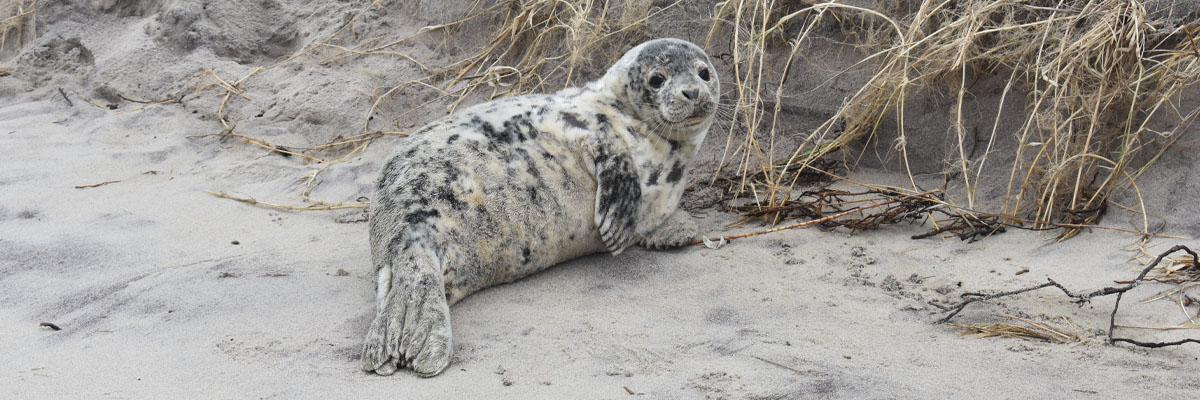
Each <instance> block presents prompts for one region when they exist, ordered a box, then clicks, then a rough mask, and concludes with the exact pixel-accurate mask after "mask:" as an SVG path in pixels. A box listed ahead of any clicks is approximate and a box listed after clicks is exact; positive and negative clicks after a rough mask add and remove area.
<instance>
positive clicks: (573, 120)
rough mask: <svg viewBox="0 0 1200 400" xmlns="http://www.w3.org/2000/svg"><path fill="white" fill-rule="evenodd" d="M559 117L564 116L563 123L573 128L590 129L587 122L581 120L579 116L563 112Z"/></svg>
mask: <svg viewBox="0 0 1200 400" xmlns="http://www.w3.org/2000/svg"><path fill="white" fill-rule="evenodd" d="M559 115H560V116H562V120H563V122H565V123H566V124H567V125H569V126H571V127H573V128H579V129H587V127H588V124H587V122H584V121H583V120H581V119H579V118H580V117H579V114H576V113H572V112H566V111H563V112H561V113H559Z"/></svg>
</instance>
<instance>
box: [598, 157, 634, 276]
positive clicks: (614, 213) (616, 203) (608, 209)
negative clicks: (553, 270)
mask: <svg viewBox="0 0 1200 400" xmlns="http://www.w3.org/2000/svg"><path fill="white" fill-rule="evenodd" d="M595 162H596V184H597V187H596V226H597V227H599V228H600V238H601V239H603V240H604V246H605V247H606V248H608V251H611V252H612V253H613V254H621V252H622V251H624V250H625V248H626V247H629V245H631V244H633V242H634V241H636V240H637V239H639V238H638V235H637V216H638V206H639V205H640V204H641V200H642V186H641V182H640V180H639V178H638V172H637V169H636V166H635V165H634V164H633V160H632V159H631V158H630V157H629V155H628V154H626V153H625V152H618V151H613V150H611V148H610V147H607V146H597V147H596V157H595Z"/></svg>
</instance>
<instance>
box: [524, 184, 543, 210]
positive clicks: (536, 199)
mask: <svg viewBox="0 0 1200 400" xmlns="http://www.w3.org/2000/svg"><path fill="white" fill-rule="evenodd" d="M525 192H526V193H528V194H529V201H530V202H532V203H533V205H535V206H541V205H542V196H541V195H540V194H538V190H537V188H536V187H533V186H529V187H527V188H525Z"/></svg>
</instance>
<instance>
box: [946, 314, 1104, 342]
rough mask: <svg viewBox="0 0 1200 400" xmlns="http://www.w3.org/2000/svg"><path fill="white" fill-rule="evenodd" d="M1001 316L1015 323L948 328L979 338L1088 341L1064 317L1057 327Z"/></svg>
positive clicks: (961, 325) (962, 325) (1010, 316)
mask: <svg viewBox="0 0 1200 400" xmlns="http://www.w3.org/2000/svg"><path fill="white" fill-rule="evenodd" d="M1002 316H1003V317H1004V318H1007V319H1009V320H1011V321H1015V322H1017V323H1009V322H994V323H987V324H978V325H967V324H950V326H953V327H956V328H959V329H962V333H963V335H967V336H972V337H979V338H989V337H1002V338H1016V339H1025V340H1041V341H1046V342H1050V343H1058V344H1066V343H1086V342H1087V341H1088V339H1086V338H1084V337H1083V336H1082V335H1081V334H1080V332H1079V327H1077V326H1075V324H1072V323H1071V321H1070V320H1068V319H1067V318H1066V317H1061V319H1062V323H1063V325H1065V327H1059V326H1055V325H1053V324H1050V323H1044V322H1037V321H1032V320H1029V319H1026V318H1021V317H1017V316H1012V315H1002Z"/></svg>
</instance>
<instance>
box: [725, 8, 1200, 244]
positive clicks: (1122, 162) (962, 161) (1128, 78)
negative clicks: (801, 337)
mask: <svg viewBox="0 0 1200 400" xmlns="http://www.w3.org/2000/svg"><path fill="white" fill-rule="evenodd" d="M779 3H791V2H776V1H772V0H758V1H743V2H722V3H718V5H717V6H716V12H715V13H714V14H715V16H716V19H717V22H716V23H714V28H713V31H714V32H716V31H718V30H719V28H718V27H723V26H726V25H728V26H732V28H731V29H729V30H731V33H732V35H733V36H734V47H735V49H736V51H735V53H734V61H735V75H736V76H735V77H734V79H735V82H736V86H737V87H738V88H739V89H738V92H737V94H736V100H735V101H736V108H737V110H738V111H739V112H737V113H736V114H735V118H736V119H738V120H742V121H744V122H745V125H746V126H748V127H750V128H749V130H748V132H746V133H745V134H743V135H740V136H739V135H732V136H731V139H730V141H731V142H730V145H729V146H727V152H726V153H727V155H728V157H727V158H726V160H725V161H723V165H724V164H726V162H727V161H732V163H733V164H736V166H737V168H738V173H739V174H740V175H741V176H743V177H749V176H751V175H756V174H758V175H762V176H765V178H764V179H762V180H761V181H759V182H748V181H747V179H743V185H742V186H741V188H739V189H741V190H745V189H746V188H747V187H749V186H750V183H757V184H760V185H759V186H761V187H764V188H765V190H766V193H765V194H758V193H755V195H756V196H755V197H756V198H760V199H765V201H764V202H763V203H762V204H761V205H762V206H763V207H772V206H778V205H779V204H783V203H784V202H786V201H787V197H788V196H789V195H790V194H791V193H792V189H793V185H794V183H795V180H796V177H798V176H799V172H795V171H797V168H795V166H796V165H800V166H802V167H804V166H808V165H810V164H811V163H812V162H814V161H815V160H817V159H819V158H820V157H822V156H824V155H827V154H829V153H830V152H832V151H834V150H836V149H839V148H842V147H843V146H845V145H846V144H847V143H850V142H853V141H855V140H860V139H862V138H875V137H876V135H877V133H878V130H879V129H880V127H881V126H882V122H883V121H884V120H885V119H887V118H892V119H894V120H895V121H897V124H896V125H897V127H898V132H896V136H897V138H898V139H897V141H896V143H894V148H895V149H896V150H897V151H898V153H899V158H900V163H901V165H900V166H901V168H902V169H903V170H904V171H907V172H908V174H909V177H910V183H911V184H912V186H913V187H914V188H917V183H916V181H915V179H914V178H912V172H911V168H910V166H911V164H910V163H909V157H908V150H909V148H908V142H909V140H908V139H909V138H910V137H911V136H909V135H910V134H911V133H910V132H906V131H905V125H904V121H905V104H906V101H907V100H908V99H909V98H910V97H911V96H912V95H913V94H914V93H916V92H918V91H920V90H928V88H943V89H949V90H950V91H951V92H952V96H953V97H954V99H955V102H954V106H953V107H951V108H950V110H948V114H949V115H948V116H947V117H949V118H950V119H951V121H952V127H953V129H952V130H953V133H952V135H950V137H948V138H947V140H950V141H952V142H953V143H955V144H956V145H957V149H958V154H957V157H955V158H954V159H951V160H947V161H948V162H949V163H950V164H951V167H950V168H949V169H948V170H947V171H946V172H945V174H946V175H947V176H954V177H956V179H958V180H959V181H960V182H961V189H962V192H963V194H964V195H965V198H966V203H967V204H965V207H964V208H966V209H974V208H975V207H976V200H977V199H976V189H977V188H978V185H979V180H980V179H981V178H980V177H981V175H982V174H983V171H984V170H985V168H997V167H998V166H996V165H995V163H991V164H989V163H988V156H989V154H990V153H991V151H992V146H993V145H994V144H995V143H996V141H997V140H1004V139H1003V138H1004V137H1005V136H1008V137H1016V140H1017V141H1018V146H1017V154H1016V159H1015V161H1014V162H1013V164H1012V165H1011V166H1009V169H1010V173H1009V176H1010V178H1009V182H1008V185H1007V191H1006V193H1007V195H1006V198H1005V203H1004V205H1003V206H1002V209H1001V210H1000V212H1001V213H1002V214H1004V215H1007V216H1009V217H1013V221H1014V222H1015V221H1018V220H1020V219H1031V220H1033V221H1034V223H1033V224H1032V227H1034V228H1041V227H1045V226H1049V224H1051V223H1054V222H1061V223H1069V224H1092V223H1095V222H1096V221H1097V220H1098V219H1099V218H1100V217H1101V215H1103V212H1104V210H1105V209H1106V206H1107V205H1108V198H1109V196H1110V194H1112V193H1113V192H1114V191H1116V190H1124V189H1126V188H1132V189H1133V190H1134V191H1135V192H1136V193H1137V194H1138V196H1139V198H1140V191H1139V190H1138V188H1137V187H1136V184H1135V180H1136V179H1137V177H1138V176H1140V175H1141V174H1142V173H1144V172H1145V170H1146V169H1147V168H1149V167H1150V166H1151V165H1153V164H1154V162H1155V161H1156V160H1157V159H1158V157H1159V156H1160V155H1161V154H1162V151H1164V150H1165V148H1166V146H1169V145H1170V144H1171V143H1173V142H1174V141H1175V140H1176V139H1177V138H1178V135H1179V134H1180V133H1181V132H1183V131H1184V130H1185V129H1186V128H1187V127H1188V126H1190V124H1191V123H1192V122H1193V121H1194V120H1195V117H1196V115H1197V114H1198V113H1200V109H1192V110H1186V109H1180V108H1179V104H1178V102H1176V101H1173V100H1176V98H1177V96H1178V95H1179V94H1180V92H1181V91H1182V90H1183V89H1184V88H1187V87H1189V86H1194V85H1196V84H1197V83H1200V46H1198V45H1197V43H1198V40H1197V39H1196V38H1195V37H1196V34H1197V33H1200V23H1198V22H1196V21H1191V22H1188V23H1186V24H1184V25H1182V26H1179V27H1175V28H1173V29H1172V30H1170V31H1159V30H1158V28H1159V27H1160V26H1165V24H1161V23H1160V22H1161V21H1156V20H1154V18H1153V17H1152V16H1148V15H1147V13H1146V10H1145V7H1144V6H1143V3H1142V2H1140V1H1126V0H1100V1H1089V2H1061V1H1048V0H995V1H992V0H988V1H983V0H973V1H960V2H950V1H942V2H936V1H922V2H919V7H917V8H916V9H915V10H907V11H905V10H899V11H889V12H884V11H876V10H872V9H868V8H863V7H858V6H853V5H848V4H840V3H819V4H812V5H808V6H806V7H803V8H801V9H799V10H796V11H793V12H790V13H787V14H780V13H778V12H777V11H776V10H777V8H776V7H773V6H775V5H777V4H779ZM914 3H915V2H914ZM854 15H857V16H858V19H857V20H858V21H860V22H858V23H857V25H858V26H859V27H860V28H861V30H862V31H863V32H864V34H863V35H861V36H862V37H863V38H864V39H863V42H862V43H861V44H862V46H863V48H864V49H871V51H870V53H869V55H867V56H866V57H865V58H864V59H863V62H870V63H872V64H874V65H876V67H875V72H874V74H873V76H872V77H871V78H870V79H869V81H868V82H867V83H866V84H865V85H863V86H862V87H861V88H860V89H859V90H858V91H857V92H855V93H854V94H853V95H851V96H850V97H849V98H848V99H847V101H846V102H845V103H844V104H843V105H842V107H841V108H840V109H839V110H838V112H837V113H836V115H834V116H833V117H832V118H830V119H829V120H828V121H827V122H826V123H825V124H823V125H821V126H820V127H819V128H817V129H816V130H815V131H813V132H789V131H787V130H786V129H783V128H781V127H779V126H778V125H777V123H776V121H778V119H779V114H780V107H779V104H780V103H781V96H782V95H783V94H782V87H783V86H782V83H783V79H784V78H786V70H787V68H788V66H790V64H791V62H792V59H793V58H794V57H795V55H796V52H797V50H798V49H800V48H802V47H803V43H805V42H806V41H811V40H812V35H811V32H812V31H813V30H814V29H816V28H817V27H818V26H819V25H820V24H822V23H825V22H827V20H829V19H834V20H837V21H840V22H842V25H841V26H842V27H843V28H845V27H846V26H847V23H846V22H847V21H854V20H855V18H854V17H853V16H854ZM863 21H865V22H863ZM854 25H855V24H854V23H851V24H850V25H849V26H851V27H853V26H854ZM785 34H790V36H788V37H789V38H790V39H789V41H788V45H789V46H788V50H789V51H788V52H787V54H786V55H785V56H784V57H785V60H786V62H785V67H784V71H785V72H784V73H783V74H782V76H780V75H779V74H774V75H773V74H771V71H769V69H770V67H771V65H768V64H769V63H768V60H769V57H770V53H771V48H770V46H769V43H770V41H771V40H775V38H777V37H779V36H781V35H785ZM710 36H711V35H710ZM772 65H773V64H772ZM981 74H996V75H999V76H1007V77H1008V79H1007V84H1006V85H1005V87H1004V89H1003V94H1002V100H1001V102H1000V103H1001V106H1000V107H1001V108H1000V109H998V110H997V117H996V119H995V120H994V121H978V122H980V123H981V124H982V125H983V126H987V125H991V126H992V129H991V132H990V135H989V137H988V140H987V148H986V149H985V151H984V152H983V155H981V156H979V157H971V156H970V155H969V154H968V152H967V151H966V150H965V146H964V143H965V142H966V141H967V140H968V132H967V127H968V123H969V122H971V121H969V119H970V118H971V117H970V115H971V113H969V112H968V110H966V108H967V105H966V100H965V99H968V98H970V97H971V96H973V95H974V94H973V93H972V92H971V88H970V87H969V83H968V82H969V80H970V79H972V78H973V77H977V76H979V75H981ZM771 89H773V90H771ZM1022 93H1023V94H1025V96H1026V103H1027V104H1028V106H1027V107H1026V108H1025V109H1024V110H1006V109H1003V104H1004V101H1003V97H1007V96H1015V95H1019V94H1022ZM772 97H773V99H772ZM771 103H773V104H774V107H773V109H772V108H766V107H764V105H766V104H771ZM1010 115H1017V116H1019V118H1021V119H1022V121H1023V123H1022V124H1021V128H1020V129H1019V130H1017V131H1016V132H1002V131H1000V130H999V127H1000V116H1006V118H1007V116H1010ZM1158 117H1163V118H1168V119H1176V120H1177V121H1178V123H1175V124H1172V126H1173V128H1170V130H1168V131H1156V130H1154V129H1153V128H1151V127H1150V122H1151V121H1152V120H1154V119H1155V118H1158ZM756 129H765V130H767V132H766V134H765V135H760V134H758V133H757V132H756V131H755V130H756ZM839 129H840V130H839ZM781 135H802V136H803V143H802V144H801V145H800V146H798V147H797V148H796V149H795V150H794V151H793V152H792V155H791V156H790V157H787V158H786V159H782V160H780V159H775V158H774V154H775V152H774V151H773V150H774V148H773V146H774V145H775V142H776V137H777V136H781ZM761 136H765V137H767V138H768V143H760V142H759V141H758V140H759V139H758V138H759V137H761ZM734 137H740V138H742V142H741V143H739V144H737V146H733V140H734V139H733V138H734ZM1151 144H1157V151H1158V152H1157V153H1155V154H1153V155H1151V156H1149V157H1142V158H1139V157H1138V156H1139V153H1141V152H1142V151H1143V150H1145V149H1146V148H1148V147H1151V146H1150V145H1151ZM800 170H803V168H800ZM1135 211H1138V212H1141V213H1143V215H1144V214H1145V210H1144V207H1139V208H1138V209H1137V210H1135ZM1143 222H1144V229H1143V231H1148V230H1149V223H1148V221H1143ZM1075 232H1077V231H1076V230H1071V231H1068V232H1067V233H1065V234H1064V235H1063V236H1062V238H1064V239H1065V238H1067V237H1070V236H1071V235H1073V234H1074V233H1075Z"/></svg>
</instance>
